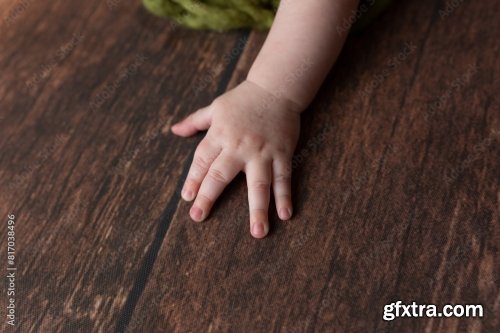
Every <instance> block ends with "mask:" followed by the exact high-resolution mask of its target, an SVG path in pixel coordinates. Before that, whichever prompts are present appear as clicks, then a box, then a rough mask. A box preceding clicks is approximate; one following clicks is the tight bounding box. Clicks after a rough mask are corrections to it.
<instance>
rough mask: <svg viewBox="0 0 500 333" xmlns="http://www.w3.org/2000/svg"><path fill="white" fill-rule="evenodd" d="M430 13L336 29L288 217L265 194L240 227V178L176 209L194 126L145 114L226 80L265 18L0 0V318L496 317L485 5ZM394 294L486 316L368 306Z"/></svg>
mask: <svg viewBox="0 0 500 333" xmlns="http://www.w3.org/2000/svg"><path fill="white" fill-rule="evenodd" d="M23 4H24V5H23ZM21 5H22V6H21ZM16 8H17V9H16ZM445 8H446V2H444V1H437V2H436V1H430V0H428V1H416V0H411V1H408V2H395V3H394V4H393V5H392V6H391V7H390V8H389V10H388V11H387V12H386V13H384V14H383V15H382V16H381V17H380V18H379V19H378V20H377V21H376V22H375V24H374V25H373V26H371V27H370V28H369V29H368V30H366V31H365V32H363V33H361V34H358V35H355V36H351V37H350V39H349V41H348V43H347V45H346V47H345V50H344V51H343V53H342V55H341V57H340V59H339V61H338V63H337V65H336V66H335V68H334V70H333V71H332V73H331V74H330V75H329V77H328V79H327V81H326V82H325V84H324V85H323V88H322V89H321V91H320V93H319V94H318V97H317V98H316V100H315V102H314V103H313V105H311V107H310V108H309V110H308V111H307V112H306V113H304V115H303V121H302V133H301V139H300V142H299V146H298V147H297V151H296V155H295V158H294V163H293V166H294V170H293V171H294V179H293V184H294V185H293V186H294V206H295V213H296V215H295V217H294V218H293V219H292V220H291V221H289V222H286V223H283V222H280V221H279V220H278V218H277V215H276V213H275V212H274V210H272V211H271V218H272V230H271V234H270V235H269V236H268V237H267V238H266V239H264V240H255V239H253V238H252V237H251V236H250V234H249V230H248V229H249V227H248V212H247V210H248V209H247V197H246V184H245V181H244V177H238V178H237V180H236V181H235V182H234V183H233V184H231V185H230V186H229V188H228V189H227V190H226V191H225V193H224V194H223V195H222V197H221V199H220V201H219V202H218V203H217V204H216V206H215V208H214V210H213V212H212V214H211V216H210V218H209V219H208V220H207V221H206V222H205V223H202V224H196V223H193V222H192V221H190V219H189V216H188V210H189V204H187V203H184V202H181V201H180V199H179V193H178V191H179V189H180V186H181V184H182V181H183V178H184V176H185V174H186V172H187V168H188V167H189V164H190V158H191V156H192V153H193V151H194V149H195V147H196V145H197V143H198V142H199V139H200V138H201V137H202V136H201V135H200V136H197V137H195V138H192V139H180V138H175V137H174V136H172V135H171V134H167V135H163V134H161V133H160V129H161V127H162V126H163V125H164V124H170V123H171V122H173V121H175V120H178V119H180V118H181V117H183V116H185V115H187V114H188V113H190V112H191V111H193V110H195V109H196V108H198V107H201V106H204V105H206V104H207V103H209V102H210V101H211V100H212V99H213V97H214V96H216V95H218V94H220V93H222V92H223V91H224V90H225V89H226V88H228V87H233V86H234V85H236V84H237V83H238V82H240V81H241V80H242V79H243V78H244V76H245V75H246V72H247V70H248V68H249V67H250V65H251V63H252V61H253V59H254V57H255V56H256V54H257V52H258V49H259V47H260V45H261V44H262V42H263V41H264V38H265V34H263V33H251V34H250V35H249V36H248V34H247V33H245V32H234V33H229V34H216V33H208V32H196V31H188V30H185V29H181V28H179V27H176V26H175V24H172V23H171V22H168V21H164V20H161V19H157V18H155V17H153V16H151V15H149V14H148V13H146V12H145V11H144V9H142V7H141V6H140V4H139V3H138V2H134V3H133V4H129V3H125V2H121V1H86V2H81V3H76V2H67V1H62V0H60V1H37V2H35V1H25V2H21V1H17V2H10V3H7V2H1V3H0V12H1V13H3V14H2V15H3V20H2V21H0V29H1V31H2V33H1V34H0V45H1V52H0V75H1V79H2V81H0V133H1V136H0V151H1V154H0V189H1V190H0V202H1V206H0V216H1V217H2V219H3V220H5V219H6V216H7V214H9V213H14V214H15V215H16V238H17V242H16V247H17V257H16V263H17V267H18V272H17V274H18V276H17V292H18V296H17V304H18V312H17V316H18V322H19V324H18V326H17V327H16V329H14V330H12V329H11V328H10V327H8V326H7V325H6V323H5V322H4V321H3V320H2V321H1V322H0V325H1V326H0V331H6V332H8V331H18V332H46V331H48V332H111V331H117V332H122V331H128V332H233V331H237V332H239V331H242V332H271V331H272V332H497V331H499V330H500V322H499V319H498V313H500V301H499V299H500V296H499V295H500V294H499V282H500V279H499V277H500V268H499V265H498V262H499V256H498V247H499V245H500V244H499V242H500V235H499V229H498V220H499V217H498V206H499V205H498V201H499V192H498V181H499V175H498V169H499V166H500V165H499V154H498V153H499V148H498V143H499V140H500V123H499V112H498V110H499V102H498V97H497V93H498V84H497V78H498V76H499V74H500V65H499V63H498V61H497V58H498V56H499V48H500V46H499V45H498V40H499V37H500V36H499V32H498V29H497V28H496V27H497V22H496V21H497V18H498V16H499V14H500V6H499V5H498V4H497V3H496V2H495V1H493V0H488V1H482V2H463V3H461V4H460V5H459V6H458V7H457V8H453V9H452V10H451V11H450V12H449V13H448V14H446V15H445V16H443V17H441V16H440V12H439V11H440V10H443V9H445ZM247 39H248V41H247ZM272 209H274V207H272ZM2 225H4V222H2ZM0 235H1V236H2V237H0V246H1V248H2V250H1V256H2V259H1V261H0V262H1V263H2V267H0V269H4V268H3V267H4V266H5V265H4V262H5V248H6V238H5V237H4V229H3V227H2V231H1V232H0ZM5 288H6V285H5V284H3V283H2V285H1V287H0V293H1V295H2V297H4V296H3V295H5ZM396 300H402V301H403V303H411V302H412V301H416V302H418V303H421V304H427V303H435V304H437V305H444V304H447V303H460V304H466V303H468V304H482V305H483V306H484V308H485V316H484V318H481V319H477V318H476V319H470V318H469V319H465V318H462V319H458V318H446V319H444V318H434V319H432V318H401V319H395V320H394V321H390V322H386V321H384V320H383V319H382V314H383V306H384V305H385V304H389V303H391V302H394V301H396ZM2 302H3V298H2ZM3 304H4V303H2V306H1V308H0V318H5V307H4V306H3Z"/></svg>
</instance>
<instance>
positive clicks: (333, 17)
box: [247, 0, 358, 110]
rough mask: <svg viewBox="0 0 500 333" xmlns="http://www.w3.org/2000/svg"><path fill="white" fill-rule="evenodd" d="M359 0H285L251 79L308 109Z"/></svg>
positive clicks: (330, 64) (334, 55)
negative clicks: (343, 27) (341, 27)
mask: <svg viewBox="0 0 500 333" xmlns="http://www.w3.org/2000/svg"><path fill="white" fill-rule="evenodd" d="M357 3H358V1H357V0H302V1H300V0H282V1H281V4H280V7H279V9H278V12H277V13H276V18H275V21H274V23H273V26H272V28H271V30H270V32H269V34H268V36H267V39H266V41H265V43H264V46H263V47H262V49H261V51H260V53H259V55H258V56H257V59H256V60H255V62H254V64H253V65H252V68H251V69H250V72H249V73H248V77H247V79H248V80H249V81H252V82H254V83H255V84H257V85H259V86H260V87H262V88H265V89H266V90H268V91H269V92H271V93H274V94H275V95H276V96H277V97H283V98H286V99H288V100H290V101H293V102H294V103H295V104H297V106H298V107H299V108H301V109H302V110H303V109H305V108H306V107H307V106H308V105H309V104H310V103H311V101H312V99H313V98H314V96H315V95H316V92H317V91H318V89H319V87H320V86H321V83H322V82H323V80H324V79H325V77H326V75H327V73H328V71H329V70H330V68H331V67H332V65H333V63H334V62H335V60H336V59H337V56H338V55H339V53H340V50H341V49H342V46H343V44H344V41H345V38H346V36H347V33H348V31H346V30H342V29H337V27H340V26H342V23H343V21H344V20H345V19H347V18H348V17H349V15H352V14H353V13H355V10H356V6H357Z"/></svg>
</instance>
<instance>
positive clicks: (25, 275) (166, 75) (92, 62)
mask: <svg viewBox="0 0 500 333" xmlns="http://www.w3.org/2000/svg"><path fill="white" fill-rule="evenodd" d="M17 5H19V2H17V3H15V4H11V5H9V4H7V3H6V2H3V3H2V5H0V8H1V9H0V12H2V14H4V15H5V19H4V20H3V21H2V23H3V25H2V33H1V34H0V45H1V47H2V52H1V53H0V73H1V79H2V81H1V83H0V101H1V102H0V112H1V120H0V133H1V138H0V150H1V155H0V184H1V191H0V199H1V200H0V201H1V207H0V216H2V231H1V233H0V234H1V235H2V237H1V239H0V244H1V249H2V251H1V253H2V259H1V262H2V271H4V269H5V266H6V264H5V258H6V253H5V252H4V251H5V250H6V248H7V245H6V242H7V239H6V237H4V236H5V233H4V230H6V229H4V226H5V225H6V219H7V214H11V213H12V214H15V215H16V221H17V224H16V237H17V242H16V248H17V253H16V254H17V257H16V263H17V269H18V271H17V290H16V292H17V296H16V300H17V306H18V309H17V321H18V325H17V326H16V331H19V332H75V331H81V332H89V331H101V332H109V331H111V330H112V329H113V328H115V327H116V325H117V323H118V322H119V321H120V318H122V317H123V316H126V315H128V314H127V313H128V312H129V311H130V308H131V304H130V301H128V300H129V299H130V295H131V293H132V292H136V291H134V290H135V289H134V288H135V284H134V282H135V281H136V280H138V279H141V278H142V277H143V276H145V275H147V274H148V272H149V269H150V267H151V264H152V262H150V261H151V259H154V254H155V251H156V250H155V246H156V247H157V244H161V243H158V241H157V239H159V240H161V239H162V237H163V235H164V233H165V232H166V228H167V227H168V219H167V220H165V219H162V216H165V215H167V216H168V214H170V213H171V211H172V209H171V207H172V206H173V207H175V203H176V202H177V201H178V196H176V192H175V191H176V188H177V187H178V183H179V181H180V179H181V178H182V177H181V173H182V170H183V167H184V165H185V163H186V160H187V159H189V152H190V151H191V150H192V149H194V147H195V144H194V143H193V142H192V141H191V142H189V141H182V140H172V139H173V136H172V135H170V134H168V135H166V136H164V135H162V134H161V132H160V129H161V128H162V126H163V125H164V124H169V123H171V122H172V120H178V119H180V118H181V117H183V116H185V115H187V114H188V113H189V112H191V111H193V110H195V109H196V108H198V107H201V106H204V104H206V103H208V102H209V101H210V100H211V99H212V98H213V97H214V96H215V94H216V93H217V90H223V89H225V85H226V84H227V81H228V74H230V72H231V71H232V65H231V63H224V64H223V67H221V69H222V70H220V71H219V72H210V70H211V69H212V68H214V67H215V66H216V65H218V64H219V61H220V59H219V57H218V54H219V52H226V53H227V52H230V51H231V49H232V48H233V47H234V45H236V43H237V42H238V40H239V39H240V38H241V36H242V33H240V32H236V33H232V34H225V35H219V34H214V33H196V32H193V31H187V30H184V29H180V28H177V27H175V26H173V25H172V24H171V23H169V22H167V21H163V20H159V19H157V18H155V17H153V16H151V15H150V14H149V13H146V11H145V10H144V9H143V8H142V6H141V4H140V3H139V2H134V3H133V4H124V3H123V4H121V3H118V5H117V6H116V7H113V8H110V7H108V6H107V5H106V2H101V1H86V2H81V3H78V2H67V1H41V2H27V3H25V4H24V5H23V7H20V8H21V9H18V10H17V11H13V10H14V9H12V8H14V7H15V6H17ZM7 6H10V7H9V8H7ZM12 13H14V14H12ZM226 69H228V70H229V73H228V72H226ZM207 73H210V75H208V74H207ZM2 276H3V274H2ZM6 288H7V287H6V284H5V283H3V277H2V284H1V287H0V291H1V295H2V307H1V309H0V317H1V318H2V320H1V322H0V331H2V332H7V331H11V330H10V327H9V326H7V323H6V321H5V320H4V318H5V306H6V303H4V301H5V298H4V296H5V295H6ZM4 304H5V306H4ZM127 307H128V308H127Z"/></svg>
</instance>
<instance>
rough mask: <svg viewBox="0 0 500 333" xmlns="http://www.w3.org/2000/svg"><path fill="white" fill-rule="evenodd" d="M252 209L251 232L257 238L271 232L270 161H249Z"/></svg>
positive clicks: (248, 171) (248, 173)
mask: <svg viewBox="0 0 500 333" xmlns="http://www.w3.org/2000/svg"><path fill="white" fill-rule="evenodd" d="M245 173H246V177H247V186H248V206H249V209H250V232H251V234H252V236H254V237H255V238H263V237H265V236H266V235H267V233H268V232H269V219H268V212H269V199H270V188H271V179H272V170H271V165H270V163H266V162H262V161H253V162H249V163H248V164H247V166H246V168H245Z"/></svg>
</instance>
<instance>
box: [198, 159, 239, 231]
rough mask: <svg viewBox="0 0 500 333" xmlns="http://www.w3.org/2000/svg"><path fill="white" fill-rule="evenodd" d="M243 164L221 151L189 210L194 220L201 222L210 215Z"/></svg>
mask: <svg viewBox="0 0 500 333" xmlns="http://www.w3.org/2000/svg"><path fill="white" fill-rule="evenodd" d="M242 166H243V163H242V162H239V161H238V160H236V159H234V158H232V157H231V156H229V155H228V154H225V153H221V154H220V155H219V156H218V157H217V158H216V159H215V161H214V162H213V163H212V165H211V166H210V168H209V170H208V172H207V173H206V176H205V177H204V179H203V182H202V183H201V186H200V189H199V191H198V195H197V196H196V200H195V202H194V204H193V206H192V207H191V210H190V211H189V215H190V216H191V218H192V219H193V220H195V221H197V222H200V221H203V220H204V219H205V218H206V217H207V216H208V214H209V213H210V210H211V209H212V206H213V204H214V202H215V200H217V198H218V197H219V196H220V194H221V193H222V191H223V190H224V188H225V187H226V186H227V185H228V184H229V183H230V182H231V181H232V180H233V179H234V177H236V175H237V174H238V173H239V172H240V171H241V169H242Z"/></svg>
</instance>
